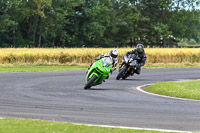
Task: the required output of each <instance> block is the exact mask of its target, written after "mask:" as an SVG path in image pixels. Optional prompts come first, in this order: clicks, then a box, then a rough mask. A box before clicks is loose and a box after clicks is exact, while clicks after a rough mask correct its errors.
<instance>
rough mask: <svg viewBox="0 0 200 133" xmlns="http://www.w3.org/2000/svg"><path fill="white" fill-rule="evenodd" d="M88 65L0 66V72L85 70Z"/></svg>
mask: <svg viewBox="0 0 200 133" xmlns="http://www.w3.org/2000/svg"><path fill="white" fill-rule="evenodd" d="M87 68H88V66H28V65H27V66H0V72H33V71H68V70H87Z"/></svg>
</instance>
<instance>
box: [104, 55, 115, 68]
mask: <svg viewBox="0 0 200 133" xmlns="http://www.w3.org/2000/svg"><path fill="white" fill-rule="evenodd" d="M112 63H113V61H112V59H111V58H110V57H105V58H103V60H102V64H103V65H104V66H105V67H109V66H110V65H112Z"/></svg>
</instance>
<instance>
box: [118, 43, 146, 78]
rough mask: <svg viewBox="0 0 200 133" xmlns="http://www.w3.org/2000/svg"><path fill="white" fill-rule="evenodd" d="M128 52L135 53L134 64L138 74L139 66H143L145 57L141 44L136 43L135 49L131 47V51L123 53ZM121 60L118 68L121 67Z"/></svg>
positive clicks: (127, 53)
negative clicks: (135, 59)
mask: <svg viewBox="0 0 200 133" xmlns="http://www.w3.org/2000/svg"><path fill="white" fill-rule="evenodd" d="M129 54H135V55H136V58H137V62H138V64H137V66H136V71H135V73H136V74H140V72H141V67H142V66H144V64H145V61H146V58H147V56H146V53H145V52H144V46H143V44H137V46H136V49H133V50H132V51H128V52H126V54H125V55H126V56H128V55H129ZM123 62H124V60H123V61H122V63H121V65H120V68H121V66H122V64H123Z"/></svg>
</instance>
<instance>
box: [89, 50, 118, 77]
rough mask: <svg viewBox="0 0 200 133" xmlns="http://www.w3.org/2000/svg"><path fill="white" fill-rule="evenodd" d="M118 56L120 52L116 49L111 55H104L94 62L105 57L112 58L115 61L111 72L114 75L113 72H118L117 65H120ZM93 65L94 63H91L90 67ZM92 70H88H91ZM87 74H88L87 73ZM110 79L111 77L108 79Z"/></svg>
mask: <svg viewBox="0 0 200 133" xmlns="http://www.w3.org/2000/svg"><path fill="white" fill-rule="evenodd" d="M117 56H118V51H117V50H116V49H112V50H111V51H110V52H109V53H105V54H104V55H100V56H98V57H97V58H95V59H94V60H95V61H98V60H100V59H102V58H104V57H110V58H111V59H112V60H113V63H112V68H111V70H110V72H111V73H112V72H113V71H115V70H116V65H117V63H118V59H117ZM92 65H93V63H91V65H90V67H91V66H92ZM89 69H90V68H88V70H89ZM86 73H87V72H86ZM108 78H109V75H108V77H107V78H106V79H108Z"/></svg>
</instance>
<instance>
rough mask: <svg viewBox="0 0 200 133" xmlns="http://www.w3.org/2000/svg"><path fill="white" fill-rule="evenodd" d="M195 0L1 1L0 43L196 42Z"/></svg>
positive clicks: (198, 16) (199, 37) (199, 17)
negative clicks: (189, 40)
mask: <svg viewBox="0 0 200 133" xmlns="http://www.w3.org/2000/svg"><path fill="white" fill-rule="evenodd" d="M199 6H200V3H199V0H0V47H124V46H135V45H136V44H137V43H143V44H144V45H145V46H150V47H153V46H159V47H168V46H169V47H170V46H173V45H177V44H178V42H179V41H181V40H182V39H193V40H195V41H196V42H199V43H200V10H199V9H200V8H199Z"/></svg>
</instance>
